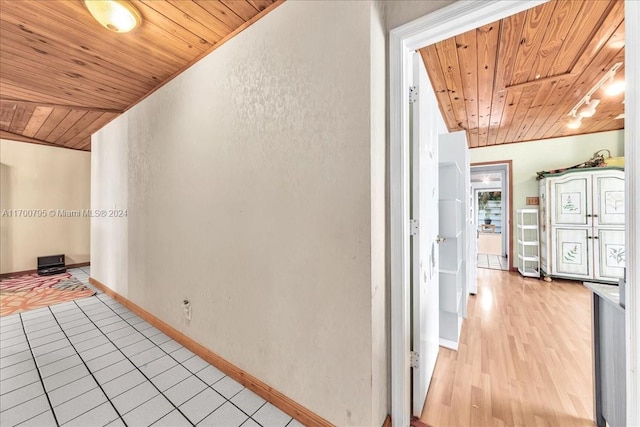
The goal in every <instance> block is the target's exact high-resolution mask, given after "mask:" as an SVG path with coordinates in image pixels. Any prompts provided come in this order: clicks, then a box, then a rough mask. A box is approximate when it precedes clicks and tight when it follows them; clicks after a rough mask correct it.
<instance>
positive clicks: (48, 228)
mask: <svg viewBox="0 0 640 427" xmlns="http://www.w3.org/2000/svg"><path fill="white" fill-rule="evenodd" d="M90 170H91V157H90V154H89V153H87V152H84V151H77V150H67V149H64V148H56V147H49V146H44V145H36V144H27V143H25V142H16V141H9V140H4V139H3V140H0V212H1V213H2V215H0V273H14V272H18V271H25V270H35V269H36V267H37V257H39V256H44V255H56V254H60V253H64V254H65V255H66V263H67V264H78V263H83V262H87V261H89V218H88V217H64V216H60V213H59V212H58V210H63V211H75V210H79V209H89V207H90V206H89V196H90ZM19 209H21V210H44V211H45V213H46V217H45V216H22V215H20V216H15V210H19ZM51 210H52V211H53V212H54V213H53V214H52V213H51ZM11 212H14V216H11Z"/></svg>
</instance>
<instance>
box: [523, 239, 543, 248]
mask: <svg viewBox="0 0 640 427" xmlns="http://www.w3.org/2000/svg"><path fill="white" fill-rule="evenodd" d="M518 244H519V245H524V246H538V245H539V244H540V243H539V242H538V241H537V240H520V239H518Z"/></svg>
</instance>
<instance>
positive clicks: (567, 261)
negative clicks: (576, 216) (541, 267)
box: [551, 227, 593, 279]
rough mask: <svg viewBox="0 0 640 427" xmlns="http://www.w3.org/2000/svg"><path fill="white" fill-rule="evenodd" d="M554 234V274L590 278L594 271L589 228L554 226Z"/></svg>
mask: <svg viewBox="0 0 640 427" xmlns="http://www.w3.org/2000/svg"><path fill="white" fill-rule="evenodd" d="M553 236H554V237H553V238H554V240H555V241H554V242H553V260H554V262H553V264H552V266H551V268H552V269H553V274H557V275H562V276H571V277H576V278H585V279H586V278H589V277H590V276H591V275H592V272H593V269H592V267H591V248H590V245H591V239H589V238H588V237H589V229H587V228H560V227H554V229H553Z"/></svg>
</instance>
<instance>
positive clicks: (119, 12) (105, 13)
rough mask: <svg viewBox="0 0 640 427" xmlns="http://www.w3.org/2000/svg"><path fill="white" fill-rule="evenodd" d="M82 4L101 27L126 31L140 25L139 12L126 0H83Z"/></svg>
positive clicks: (117, 31) (120, 31)
mask: <svg viewBox="0 0 640 427" xmlns="http://www.w3.org/2000/svg"><path fill="white" fill-rule="evenodd" d="M84 4H85V6H86V7H87V9H88V10H89V12H90V13H91V15H92V16H93V17H94V18H95V20H96V21H98V22H99V23H100V25H102V26H103V27H105V28H106V29H108V30H111V31H114V32H116V33H127V32H129V31H131V30H133V29H134V28H135V27H137V26H138V25H140V22H142V17H141V16H140V12H138V10H137V9H136V8H135V7H133V5H131V3H129V2H128V1H126V0H84Z"/></svg>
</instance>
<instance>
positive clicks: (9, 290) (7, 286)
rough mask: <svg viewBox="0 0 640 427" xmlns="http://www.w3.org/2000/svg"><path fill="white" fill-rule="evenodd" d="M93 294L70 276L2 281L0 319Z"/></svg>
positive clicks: (65, 274)
mask: <svg viewBox="0 0 640 427" xmlns="http://www.w3.org/2000/svg"><path fill="white" fill-rule="evenodd" d="M94 294H95V291H93V290H92V289H89V288H88V287H87V286H86V285H83V284H82V283H80V281H79V280H78V279H76V278H75V277H73V276H71V274H69V273H63V274H56V275H53V276H38V274H36V273H32V274H27V275H24V276H20V277H14V278H11V279H4V280H0V317H2V316H8V315H10V314H15V313H20V312H23V311H27V310H33V309H36V308H40V307H47V306H49V305H53V304H58V303H61V302H66V301H71V300H74V299H78V298H85V297H90V296H92V295H94Z"/></svg>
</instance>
